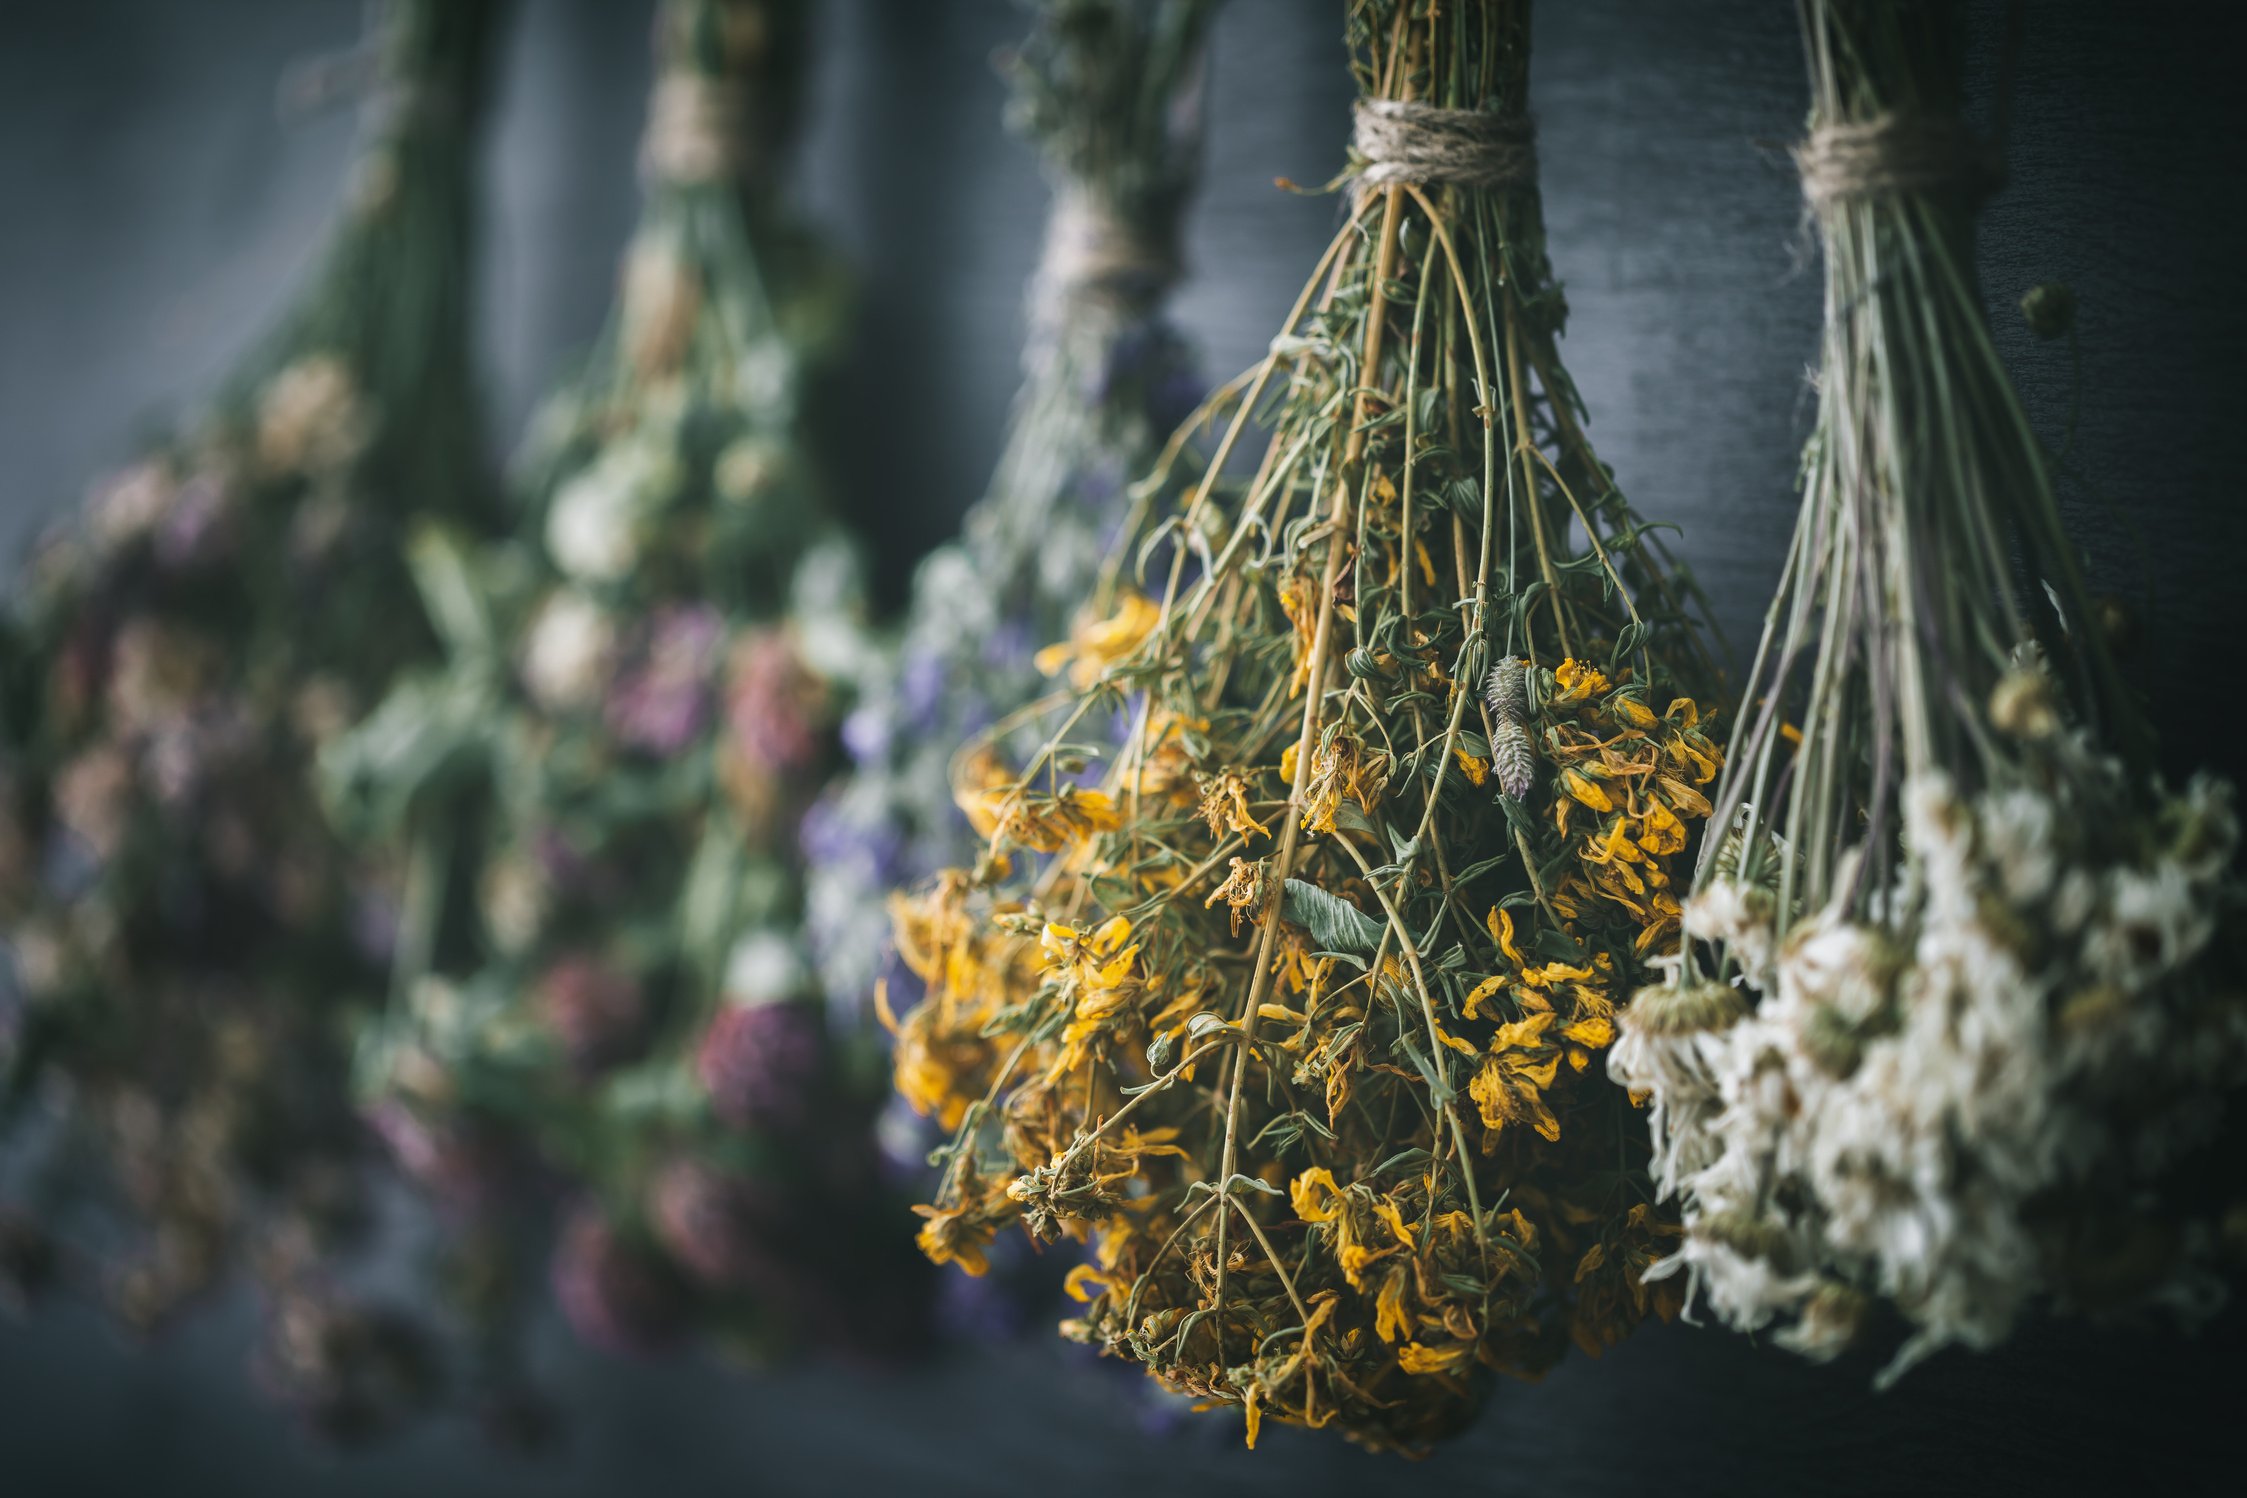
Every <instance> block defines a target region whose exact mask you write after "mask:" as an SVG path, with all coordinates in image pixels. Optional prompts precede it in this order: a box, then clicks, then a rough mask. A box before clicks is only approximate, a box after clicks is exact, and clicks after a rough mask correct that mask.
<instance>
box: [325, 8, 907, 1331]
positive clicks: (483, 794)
mask: <svg viewBox="0 0 2247 1498" xmlns="http://www.w3.org/2000/svg"><path fill="white" fill-rule="evenodd" d="M809 15H810V12H809V7H808V6H806V5H804V4H802V3H800V0H665V3H664V4H662V5H661V6H660V7H659V8H658V15H657V27H656V34H655V48H656V60H657V70H656V80H655V87H654V92H653V95H652V98H651V104H650V110H649V118H648V125H647V133H646V136H645V138H644V143H643V150H642V160H641V170H642V174H643V177H644V180H645V187H646V192H645V203H644V208H643V213H642V217H641V222H640V225H639V227H638V229H637V231H636V233H635V234H634V237H633V239H632V241H631V244H630V247H629V249H628V251H627V253H626V256H625V260H624V268H623V275H622V288H621V294H620V300H619V306H618V311H617V314H616V318H615V321H614V323H613V325H612V327H611V329H610V331H609V333H608V334H607V335H606V337H605V339H604V341H603V343H602V344H601V346H600V347H599V348H598V349H597V350H596V352H595V354H594V356H593V358H592V361H591V364H590V366H589V367H588V369H587V370H586V371H585V372H584V374H583V375H582V376H581V377H580V378H578V379H577V380H576V381H574V382H573V383H571V384H570V385H569V386H568V387H566V388H565V389H564V390H563V391H562V392H561V393H560V394H558V395H557V396H555V397H554V398H553V399H552V400H551V401H550V403H549V404H548V406H547V408H546V409H545V411H544V412H543V413H542V414H541V416H540V417H539V419H538V423H537V426H536V429H535V430H534V432H533V434H532V438H531V441H530V444H529V453H528V457H527V460H526V465H525V468H526V472H525V475H524V484H523V491H524V495H525V508H524V511H523V513H522V515H521V518H520V520H519V523H518V534H517V535H516V537H515V538H514V540H512V541H511V542H509V543H507V544H505V545H500V546H495V547H490V548H484V549H481V550H479V549H475V548H469V547H464V546H462V545H460V544H459V543H458V541H457V540H456V539H455V538H452V537H450V536H447V535H444V534H441V533H436V532H430V533H425V534H423V535H422V536H420V537H418V538H417V539H416V541H415V543H414V546H413V554H414V557H415V565H416V572H417V579H418V581H419V582H420V584H421V586H422V589H423V591H424V593H425V595H426V596H427V598H428V599H429V603H430V608H431V611H432V613H433V614H434V615H435V616H436V617H437V618H439V619H440V620H441V621H443V625H444V629H445V633H446V638H447V644H448V647H449V652H450V660H449V663H448V665H447V666H446V668H445V669H444V670H442V671H439V672H432V673H428V674H425V675H423V676H420V677H417V678H415V679H412V680H410V681H408V682H406V683H404V684H402V685H401V686H400V688H399V689H398V691H397V692H395V693H394V694H393V695H392V697H391V698H390V700H389V701H387V702H386V703H385V704H384V705H383V707H382V708H381V710H380V711H379V712H378V713H376V714H375V715H373V716H372V717H371V718H370V719H369V720H368V721H367V722H366V723H365V724H364V725H362V726H361V727H360V728H359V729H358V730H357V731H356V732H355V733H354V735H353V736H352V738H351V739H350V740H348V741H347V742H345V743H344V744H342V745H340V746H338V749H337V751H336V752H335V753H334V754H332V755H331V756H330V757H329V759H328V762H327V765H326V769H327V772H328V775H329V784H330V790H331V793H332V796H333V799H334V802H335V804H336V807H337V809H338V812H339V814H340V815H341V816H342V817H343V818H344V820H345V821H346V822H347V823H348V824H350V825H352V826H354V827H356V828H357V829H359V830H360V831H361V832H362V833H363V834H364V835H365V836H367V837H369V838H370V839H372V840H374V841H375V842H376V843H377V844H380V845H389V846H398V847H402V848H404V849H405V850H407V852H406V854H405V857H406V858H407V860H408V862H409V863H410V864H411V866H412V868H413V871H414V882H413V896H412V898H411V899H409V901H408V918H407V923H406V924H407V932H408V934H407V938H406V940H405V942H404V943H403V948H404V950H403V953H402V957H401V961H400V963H399V967H398V981H397V983H396V985H395V994H394V997H393V1001H392V1004H391V1007H390V1010H389V1012H388V1013H387V1015H386V1016H385V1017H384V1018H383V1019H382V1020H381V1021H380V1023H378V1024H376V1025H374V1026H372V1027H370V1028H369V1030H368V1032H367V1033H366V1035H365V1036H364V1038H363V1041H362V1045H361V1050H360V1057H359V1059H360V1071H359V1086H360V1089H361V1092H362V1094H363V1095H364V1096H365V1097H366V1098H367V1099H368V1100H369V1103H370V1106H371V1107H372V1108H373V1109H374V1110H375V1111H376V1114H377V1116H378V1117H379V1118H380V1119H381V1120H382V1121H383V1124H384V1126H385V1128H386V1130H388V1131H389V1132H390V1133H391V1135H392V1137H393V1140H394V1142H395V1144H396V1145H397V1147H398V1150H399V1153H400V1155H401V1157H402V1158H404V1159H406V1160H409V1161H413V1162H418V1164H419V1167H420V1173H421V1174H422V1175H423V1177H424V1178H425V1179H426V1180H427V1182H428V1183H429V1185H430V1186H431V1187H432V1188H433V1189H434V1190H436V1191H438V1192H439V1193H441V1194H445V1195H451V1196H458V1195H460V1194H462V1193H463V1192H465V1193H466V1194H467V1195H469V1196H471V1197H473V1196H476V1195H478V1194H479V1193H485V1192H489V1191H491V1190H495V1189H498V1188H499V1187H501V1186H504V1185H505V1184H506V1183H507V1181H508V1180H510V1179H517V1180H519V1179H520V1178H521V1173H520V1172H510V1171H506V1170H496V1171H495V1170H494V1168H493V1156H494V1151H493V1150H491V1149H490V1148H489V1147H488V1142H489V1141H492V1140H495V1139H496V1140H497V1141H498V1142H499V1143H500V1144H501V1146H502V1147H503V1148H502V1150H501V1151H500V1153H501V1154H502V1155H504V1152H505V1150H507V1149H512V1150H514V1151H515V1152H517V1153H518V1154H522V1155H527V1156H528V1157H529V1158H530V1159H532V1160H534V1161H536V1162H539V1163H540V1164H542V1165H543V1166H544V1167H545V1168H546V1169H547V1171H548V1172H549V1173H550V1175H551V1176H552V1177H553V1178H555V1179H557V1180H558V1181H559V1183H561V1185H562V1187H563V1189H564V1190H566V1191H567V1192H569V1193H570V1194H572V1195H574V1196H576V1197H577V1198H578V1202H577V1205H576V1206H575V1207H574V1208H573V1209H572V1212H571V1216H570V1220H569V1221H568V1223H567V1225H566V1226H565V1228H564V1229H563V1231H562V1232H561V1234H560V1236H559V1239H558V1247H557V1250H556V1257H555V1261H554V1265H553V1275H554V1283H555V1288H556V1291H557V1293H558V1295H559V1297H560V1299H561V1302H562V1306H563V1309H564V1310H565V1311H566V1312H567V1313H568V1314H569V1316H570V1318H571V1320H572V1321H573V1323H574V1324H575V1325H576V1327H577V1328H578V1330H579V1331H580V1332H581V1333H583V1334H585V1335H586V1336H587V1337H588V1338H589V1339H590V1340H592V1341H594V1342H596V1343H598V1344H601V1345H603V1346H606V1347H610V1348H614V1349H620V1350H641V1349H649V1348H654V1347H656V1346H659V1345H663V1344H666V1343H669V1342H671V1341H673V1340H675V1339H676V1337H677V1336H678V1335H680V1334H681V1333H684V1332H685V1331H688V1330H690V1329H702V1330H712V1331H715V1332H717V1333H718V1334H719V1335H720V1336H721V1337H723V1338H726V1339H728V1340H730V1341H732V1342H733V1343H734V1344H735V1345H736V1346H739V1347H741V1348H744V1349H748V1350H756V1349H762V1348H769V1347H771V1346H773V1345H775V1344H777V1343H781V1342H785V1341H788V1340H792V1339H794V1338H797V1337H799V1336H811V1337H820V1338H825V1337H830V1336H832V1337H837V1338H843V1337H849V1336H854V1335H855V1334H856V1333H857V1332H858V1331H860V1330H863V1328H861V1327H860V1325H859V1322H858V1320H857V1318H858V1315H859V1311H860V1309H861V1308H860V1306H859V1304H858V1302H857V1301H856V1300H854V1299H853V1298H852V1297H848V1296H845V1295H842V1294H840V1293H839V1290H838V1288H837V1287H836V1286H835V1285H834V1284H833V1283H832V1279H833V1277H834V1274H839V1273H840V1272H841V1271H842V1269H843V1266H842V1265H841V1264H840V1263H838V1262H837V1261H836V1259H835V1256H834V1255H832V1254H831V1253H829V1252H828V1250H827V1248H826V1247H825V1246H823V1245H819V1244H815V1243H813V1242H812V1241H811V1240H810V1238H809V1224H812V1223H814V1222H817V1221H822V1220H825V1219H827V1218H829V1217H832V1216H833V1215H834V1214H835V1213H841V1212H845V1211H846V1208H847V1210H857V1211H863V1210H865V1207H864V1206H863V1205H862V1204H851V1198H852V1197H853V1195H854V1193H858V1192H859V1191H860V1190H861V1187H862V1186H863V1177H864V1176H865V1174H866V1172H867V1171H868V1170H869V1169H870V1168H871V1159H872V1156H871V1148H870V1143H869V1140H870V1129H869V1127H868V1124H867V1120H866V1119H865V1118H863V1117H861V1116H860V1114H861V1112H862V1111H864V1110H862V1109H861V1108H860V1107H859V1106H858V1104H857V1102H855V1101H853V1100H851V1099H850V1098H848V1097H846V1096H844V1095H843V1094H842V1092H841V1090H840V1088H839V1087H837V1086H836V1085H834V1084H835V1082H836V1075H835V1073H836V1058H835V1056H834V1054H833V1050H832V1048H831V1047H830V1046H829V1044H828V1042H827V1030H826V1025H825V1021H824V1018H823V1016H822V1014H821V1011H820V1010H819V1009H818V1007H817V1006H816V1004H815V1002H814V992H815V991H814V987H813V983H812V979H811V975H810V973H809V971H808V968H807V965H806V964H805V962H804V960H803V958H802V955H801V953H800V951H799V950H798V947H799V942H798V937H797V922H798V919H799V898H800V875H799V870H798V867H797V864H796V860H795V852H794V850H795V842H796V828H795V821H796V816H797V812H798V809H799V808H800V807H801V806H802V805H803V804H804V803H805V802H806V801H808V800H809V798H810V794H811V792H812V791H813V790H814V789H815V788H816V786H817V785H818V783H819V780H820V778H821V777H822V776H823V775H824V774H825V773H826V770H827V767H828V764H829V762H830V759H831V757H832V741H833V726H834V720H835V718H836V716H837V714H838V711H839V708H840V706H841V703H840V700H839V695H840V694H839V692H838V691H837V689H836V687H835V685H834V683H835V680H836V679H837V678H839V677H840V676H842V675H845V674H847V673H849V672H851V671H853V670H855V669H856V668H857V665H858V660H857V655H856V652H857V650H858V649H859V648H860V641H861V638H862V636H861V631H860V627H859V625H858V622H857V620H858V607H857V602H856V589H857V582H856V577H857V564H856V560H855V557H854V555H853V554H852V552H851V549H850V548H849V547H848V546H847V545H846V544H845V543H844V542H843V541H842V540H841V538H840V537H839V535H838V533H837V532H836V530H835V528H834V526H833V525H832V523H831V522H829V521H828V520H826V519H825V518H824V513H825V512H824V506H823V503H822V499H821V495H820V489H819V484H818V481H817V477H816V474H815V473H814V471H813V465H812V464H811V462H810V461H809V459H808V456H807V454H806V451H805V448H804V440H803V438H804V426H805V407H806V404H807V402H808V401H809V399H810V396H811V390H812V386H813V384H814V383H815V376H816V374H817V372H818V369H819V367H820V365H821V362H822V361H823V359H824V358H825V357H826V356H827V355H828V354H829V353H830V352H831V351H832V349H833V347H834V345H835V343H836V341H837V336H836V335H837V334H838V332H839V330H840V326H841V322H842V319H841V316H840V312H841V301H842V296H841V283H840V279H839V277H838V275H837V273H836V271H835V270H834V268H833V262H832V261H831V259H830V258H829V257H827V256H826V254H825V253H824V251H823V250H822V249H821V248H820V247H819V245H818V244H817V243H816V241H815V240H814V239H812V237H811V236H809V235H808V234H807V233H806V232H805V231H804V230H803V229H802V228H801V227H800V226H799V225H798V223H797V221H796V220H795V218H794V217H793V215H792V214H791V212H790V211H789V207H788V204H787V202H786V200H785V197H784V194H783V192H782V181H781V172H780V169H781V165H782V160H783V157H782V148H783V147H784V146H785V144H786V140H787V136H788V133H789V131H790V129H791V128H792V126H793V124H794V121H795V117H796V113H797V111H796V102H797V94H798V93H799V91H800V84H801V80H802V78H803V75H804V68H805V52H806V42H807V39H808V21H809ZM862 1091H863V1092H864V1093H866V1094H868V1095H869V1096H870V1094H871V1091H872V1089H870V1088H869V1089H862ZM495 1177H496V1179H495ZM829 1196H832V1197H835V1198H837V1199H838V1200H837V1202H836V1203H834V1204H831V1205H832V1211H829V1210H827V1209H825V1208H820V1209H814V1207H813V1206H811V1205H808V1203H809V1202H810V1201H812V1200H813V1199H821V1200H824V1199H825V1198H827V1197H829ZM534 1241H535V1240H534ZM830 1271H833V1273H830ZM830 1292H834V1293H830ZM830 1323H832V1324H830ZM846 1323H847V1324H846Z"/></svg>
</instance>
